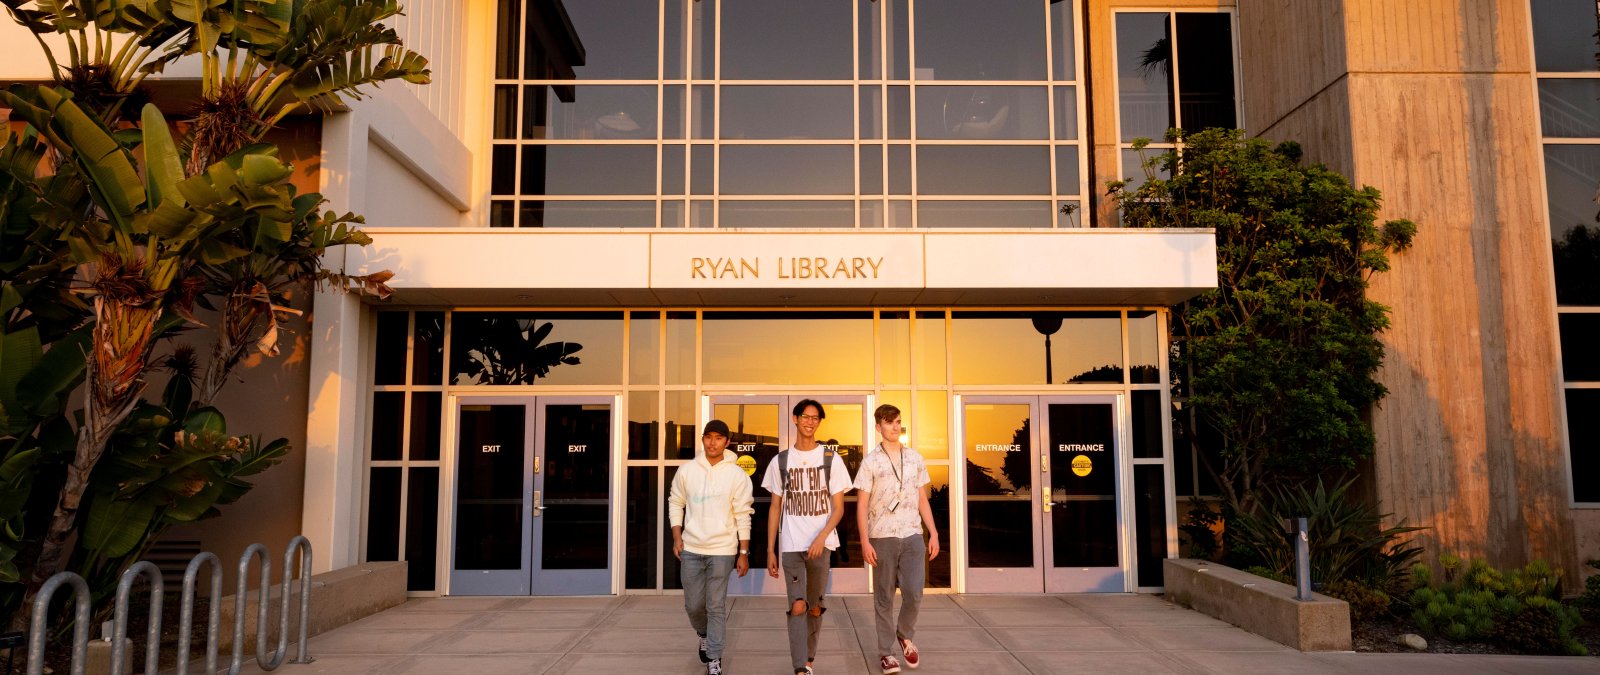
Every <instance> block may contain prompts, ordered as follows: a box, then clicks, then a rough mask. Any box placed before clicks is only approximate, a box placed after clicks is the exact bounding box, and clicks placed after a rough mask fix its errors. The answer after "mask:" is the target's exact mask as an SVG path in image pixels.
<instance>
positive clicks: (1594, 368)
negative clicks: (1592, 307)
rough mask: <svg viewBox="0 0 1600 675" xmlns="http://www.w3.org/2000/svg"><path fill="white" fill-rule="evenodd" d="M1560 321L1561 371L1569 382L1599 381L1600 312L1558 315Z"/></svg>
mask: <svg viewBox="0 0 1600 675" xmlns="http://www.w3.org/2000/svg"><path fill="white" fill-rule="evenodd" d="M1558 319H1559V321H1560V325H1561V373H1562V375H1563V376H1564V377H1565V378H1566V380H1567V381H1568V382H1597V381H1600V354H1597V353H1596V352H1595V345H1596V344H1600V314H1570V313H1564V314H1560V315H1559V316H1558Z"/></svg>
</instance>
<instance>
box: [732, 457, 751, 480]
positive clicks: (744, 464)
mask: <svg viewBox="0 0 1600 675" xmlns="http://www.w3.org/2000/svg"><path fill="white" fill-rule="evenodd" d="M733 463H734V464H738V465H739V468H741V469H744V475H746V476H754V475H756V458H754V457H751V456H750V455H739V458H738V459H736V460H733Z"/></svg>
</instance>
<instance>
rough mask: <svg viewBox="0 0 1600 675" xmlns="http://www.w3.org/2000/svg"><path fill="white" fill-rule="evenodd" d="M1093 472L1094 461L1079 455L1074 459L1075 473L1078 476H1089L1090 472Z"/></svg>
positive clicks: (1073, 467)
mask: <svg viewBox="0 0 1600 675" xmlns="http://www.w3.org/2000/svg"><path fill="white" fill-rule="evenodd" d="M1093 470H1094V460H1091V459H1089V456H1088V455H1078V456H1077V457H1073V458H1072V472H1073V473H1075V474H1078V475H1079V476H1087V475H1089V472H1090V471H1093Z"/></svg>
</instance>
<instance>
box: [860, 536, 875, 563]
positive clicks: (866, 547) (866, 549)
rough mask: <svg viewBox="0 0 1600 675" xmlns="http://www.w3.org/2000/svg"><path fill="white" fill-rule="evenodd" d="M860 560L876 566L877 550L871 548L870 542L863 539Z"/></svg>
mask: <svg viewBox="0 0 1600 675" xmlns="http://www.w3.org/2000/svg"><path fill="white" fill-rule="evenodd" d="M861 559H862V560H865V561H867V564H868V565H871V566H873V567H877V566H878V550H877V549H875V548H872V542H869V541H867V540H865V539H862V540H861Z"/></svg>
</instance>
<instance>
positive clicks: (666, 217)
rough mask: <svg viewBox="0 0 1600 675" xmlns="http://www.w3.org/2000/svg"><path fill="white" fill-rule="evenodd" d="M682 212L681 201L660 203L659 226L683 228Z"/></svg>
mask: <svg viewBox="0 0 1600 675" xmlns="http://www.w3.org/2000/svg"><path fill="white" fill-rule="evenodd" d="M683 212H684V208H683V202H681V201H665V202H661V226H662V227H683Z"/></svg>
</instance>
